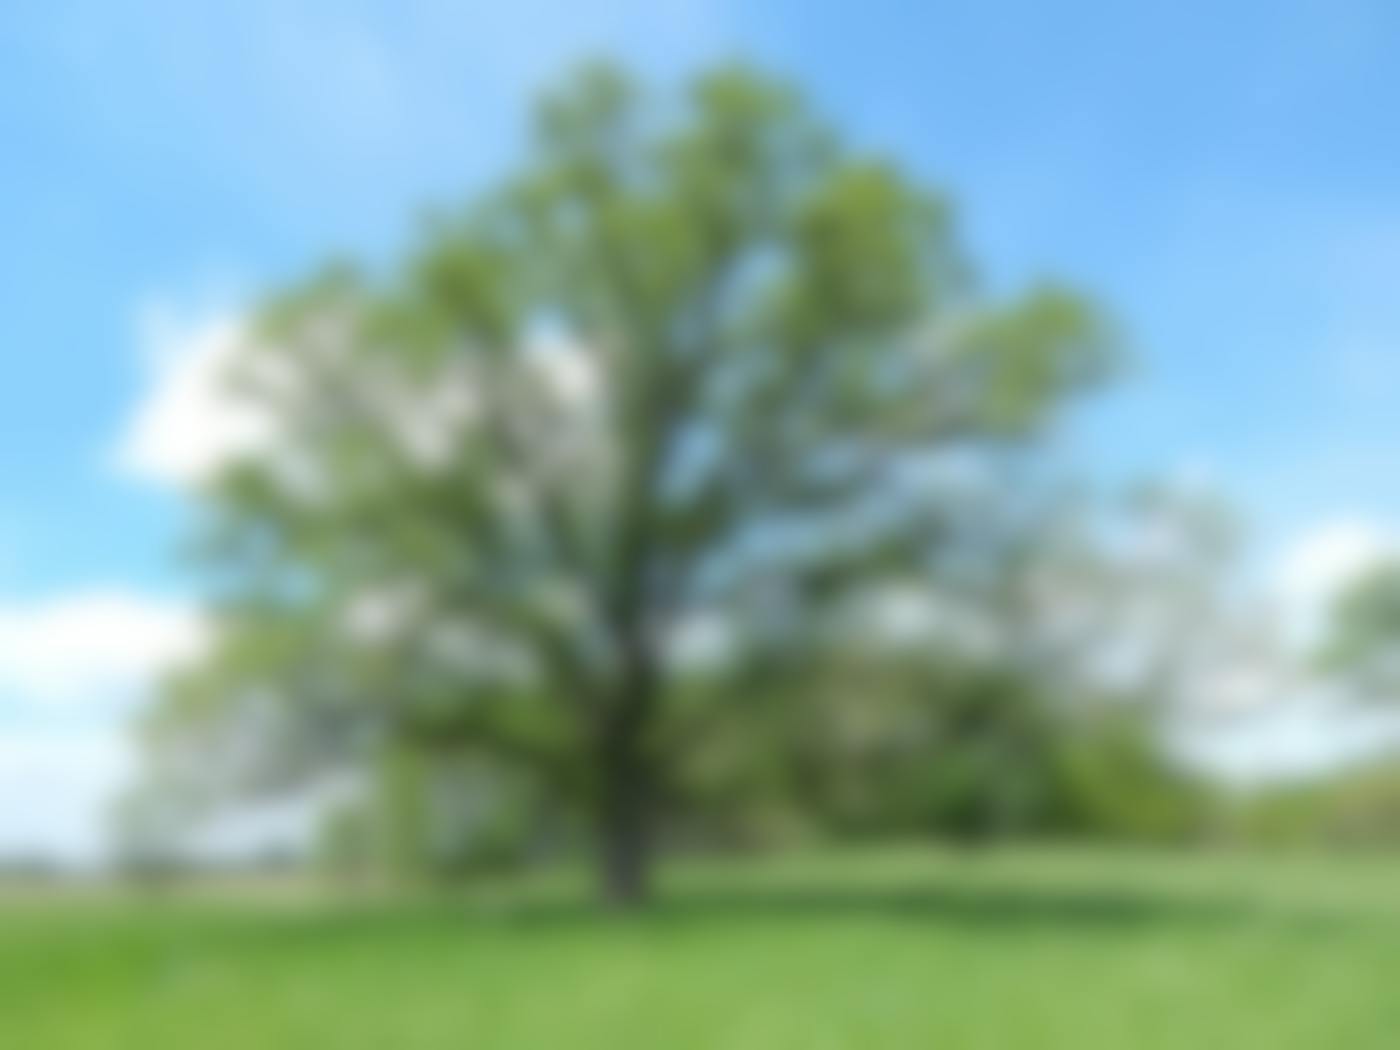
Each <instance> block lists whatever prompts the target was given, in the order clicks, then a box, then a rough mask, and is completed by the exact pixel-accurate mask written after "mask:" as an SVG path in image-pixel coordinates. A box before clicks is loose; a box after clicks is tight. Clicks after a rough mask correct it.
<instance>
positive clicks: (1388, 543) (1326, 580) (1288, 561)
mask: <svg viewBox="0 0 1400 1050" xmlns="http://www.w3.org/2000/svg"><path fill="white" fill-rule="evenodd" d="M1397 554H1400V537H1397V536H1395V535H1394V534H1393V533H1391V532H1389V531H1388V530H1386V529H1385V528H1383V527H1382V526H1381V525H1379V524H1377V523H1375V522H1372V521H1367V520H1365V519H1362V518H1337V519H1333V520H1330V521H1325V522H1323V523H1321V524H1320V525H1317V526H1314V527H1313V528H1311V529H1309V530H1307V531H1306V532H1304V533H1302V534H1301V535H1299V536H1297V537H1295V538H1294V539H1293V541H1292V542H1290V543H1289V544H1287V545H1286V546H1285V547H1284V549H1283V551H1282V552H1281V553H1280V554H1279V556H1278V557H1277V558H1276V560H1275V565H1274V568H1273V571H1272V573H1271V574H1270V575H1271V577H1272V585H1273V588H1274V590H1275V592H1276V593H1277V594H1278V596H1279V598H1280V600H1281V602H1282V611H1283V614H1284V616H1285V618H1286V619H1287V621H1288V624H1289V627H1290V629H1291V630H1293V631H1294V632H1296V634H1297V636H1298V637H1299V639H1300V640H1303V641H1306V640H1308V639H1309V638H1311V637H1313V636H1314V635H1315V634H1316V633H1317V631H1318V630H1319V629H1320V628H1321V626H1322V624H1323V622H1324V619H1325V617H1326V615H1327V611H1328V608H1329V606H1330V605H1331V603H1332V602H1333V601H1334V600H1335V599H1336V597H1337V596H1338V594H1340V593H1341V591H1342V590H1343V589H1344V588H1345V587H1346V586H1347V585H1348V584H1349V583H1351V582H1353V581H1354V580H1356V579H1357V578H1358V577H1359V576H1360V575H1361V574H1363V573H1364V572H1365V571H1366V570H1367V569H1369V568H1371V567H1373V566H1375V565H1377V564H1378V563H1380V562H1381V561H1384V560H1385V559H1387V558H1389V557H1393V556H1395V555H1397Z"/></svg>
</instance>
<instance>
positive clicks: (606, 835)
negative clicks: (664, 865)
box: [598, 656, 656, 910]
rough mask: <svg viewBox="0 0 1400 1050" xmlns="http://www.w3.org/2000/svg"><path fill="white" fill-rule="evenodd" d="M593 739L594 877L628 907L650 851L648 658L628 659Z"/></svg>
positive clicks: (645, 889) (616, 904) (646, 872)
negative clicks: (596, 779)
mask: <svg viewBox="0 0 1400 1050" xmlns="http://www.w3.org/2000/svg"><path fill="white" fill-rule="evenodd" d="M625 681H626V685H625V686H624V688H623V689H622V690H621V691H620V694H619V696H618V698H617V702H616V704H615V706H614V707H613V708H612V710H611V711H610V712H609V715H608V717H606V718H605V719H604V721H603V725H602V734H601V736H600V738H599V741H598V743H599V749H600V755H599V774H600V781H601V784H600V786H601V791H600V797H599V808H598V852H599V865H600V868H599V878H600V886H599V888H600V890H601V892H602V896H603V901H604V903H606V904H607V905H608V906H609V907H613V908H617V909H619V910H630V909H633V908H637V907H640V906H641V905H643V904H645V903H646V900H647V897H648V893H649V890H650V888H651V887H650V874H651V861H652V855H653V845H654V843H653V840H652V831H653V828H652V820H653V816H654V813H653V804H654V801H655V800H654V798H653V794H654V787H655V784H654V776H653V769H652V766H651V759H650V755H649V754H648V753H647V739H646V737H647V728H648V726H649V724H650V720H651V715H652V707H653V702H654V700H655V695H654V694H655V685H656V682H655V677H654V674H653V673H652V665H651V661H650V660H649V659H647V658H646V657H644V656H643V657H641V658H640V659H638V660H636V661H635V662H634V663H633V666H632V668H631V673H629V674H628V675H627V677H626V679H625Z"/></svg>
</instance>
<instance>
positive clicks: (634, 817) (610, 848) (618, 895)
mask: <svg viewBox="0 0 1400 1050" xmlns="http://www.w3.org/2000/svg"><path fill="white" fill-rule="evenodd" d="M623 779H624V780H627V781H628V782H627V783H618V784H616V785H610V786H609V789H608V794H607V796H606V797H605V799H604V809H603V813H602V814H601V824H602V826H601V827H600V829H599V834H600V840H599V843H598V848H599V853H600V856H599V863H600V870H599V876H600V880H601V884H600V887H599V888H600V890H601V892H602V896H603V902H604V903H605V904H607V905H608V907H610V908H614V909H617V910H619V911H629V910H632V909H634V908H638V907H641V906H642V905H643V904H645V903H646V900H647V895H648V891H649V889H650V879H649V876H650V873H651V837H650V831H651V829H650V827H649V826H648V823H649V822H648V814H647V801H648V800H647V799H646V797H645V789H644V787H643V785H642V784H641V783H639V782H632V781H630V778H623Z"/></svg>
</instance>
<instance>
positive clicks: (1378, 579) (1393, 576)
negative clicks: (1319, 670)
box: [1320, 562, 1400, 702]
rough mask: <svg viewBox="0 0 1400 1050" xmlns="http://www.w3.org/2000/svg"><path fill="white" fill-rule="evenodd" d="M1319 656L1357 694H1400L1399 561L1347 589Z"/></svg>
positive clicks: (1387, 698) (1391, 697) (1335, 607)
mask: <svg viewBox="0 0 1400 1050" xmlns="http://www.w3.org/2000/svg"><path fill="white" fill-rule="evenodd" d="M1320 658H1321V663H1322V667H1323V670H1324V671H1326V672H1329V673H1331V674H1332V675H1334V676H1335V677H1337V678H1338V679H1340V680H1341V681H1343V682H1344V683H1346V684H1347V685H1348V686H1349V687H1350V691H1351V692H1352V693H1353V694H1356V695H1359V696H1361V697H1364V698H1366V699H1368V700H1372V701H1382V702H1386V701H1393V700H1394V699H1395V698H1396V697H1397V696H1400V563H1397V562H1385V563H1382V564H1380V565H1377V566H1375V567H1374V568H1372V569H1371V570H1370V571H1369V572H1366V573H1364V574H1362V575H1361V576H1360V577H1359V578H1357V579H1356V580H1354V581H1352V583H1351V584H1350V585H1349V586H1347V587H1346V588H1344V589H1343V591H1342V593H1341V594H1340V596H1339V597H1338V598H1337V600H1336V602H1335V603H1334V605H1333V607H1332V609H1331V610H1330V617H1329V620H1328V623H1327V625H1326V630H1325V634H1324V639H1323V643H1322V649H1321V653H1320Z"/></svg>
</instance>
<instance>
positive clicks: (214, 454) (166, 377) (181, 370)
mask: <svg viewBox="0 0 1400 1050" xmlns="http://www.w3.org/2000/svg"><path fill="white" fill-rule="evenodd" d="M140 334H141V342H142V351H143V358H144V359H145V361H146V363H147V366H148V368H149V369H150V371H151V373H152V376H151V378H152V381H151V383H150V387H149V390H148V392H147V393H146V395H145V397H144V398H143V399H142V401H141V402H140V403H139V404H138V405H137V406H136V409H135V411H134V412H133V413H132V416H131V418H130V420H129V421H128V423H127V425H126V429H125V431H124V432H123V434H122V435H121V437H120V439H119V440H118V443H117V448H116V453H115V462H116V465H117V468H118V469H119V470H121V471H122V472H123V473H125V474H127V475H129V476H131V477H135V478H139V479H141V480H144V481H150V482H155V483H156V484H159V485H167V486H172V487H175V488H179V489H186V488H190V487H192V486H197V485H199V484H200V483H202V482H204V481H207V480H209V479H210V478H211V477H212V476H213V475H214V474H215V473H216V472H217V471H218V470H219V469H220V468H221V467H223V466H225V465H227V464H228V462H229V461H230V460H231V459H234V458H236V457H238V456H240V455H244V454H247V453H249V452H252V451H255V450H256V449H258V448H261V447H263V446H264V445H265V444H266V443H267V442H268V441H269V440H270V438H271V433H272V428H271V426H270V424H269V422H268V420H267V418H266V416H265V415H264V414H262V413H260V412H259V411H258V410H257V408H256V406H254V405H253V404H251V403H250V402H248V401H247V400H246V399H240V398H238V397H237V396H235V394H234V393H233V392H232V391H231V390H230V389H229V386H228V372H229V368H230V366H231V365H232V363H233V361H234V360H235V357H236V355H237V353H238V350H239V347H240V346H242V345H244V342H245V340H246V338H247V325H246V322H244V321H243V320H242V318H240V317H239V316H238V315H237V314H233V313H222V314H215V315H212V316H205V317H200V318H194V319H190V318H182V317H179V316H178V315H177V314H175V313H174V312H173V311H172V310H170V309H169V308H168V307H165V306H161V305H152V306H148V307H147V308H146V309H145V310H144V311H143V313H142V317H141V322H140Z"/></svg>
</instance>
